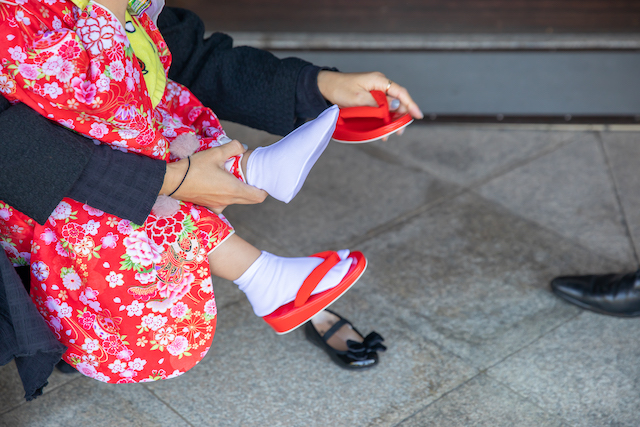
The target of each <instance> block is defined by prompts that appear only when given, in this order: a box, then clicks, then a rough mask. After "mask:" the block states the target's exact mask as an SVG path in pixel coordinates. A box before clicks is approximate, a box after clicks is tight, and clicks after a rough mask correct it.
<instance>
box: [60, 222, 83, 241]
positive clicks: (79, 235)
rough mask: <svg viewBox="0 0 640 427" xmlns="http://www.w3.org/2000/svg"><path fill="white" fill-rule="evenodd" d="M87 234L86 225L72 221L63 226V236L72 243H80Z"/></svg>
mask: <svg viewBox="0 0 640 427" xmlns="http://www.w3.org/2000/svg"><path fill="white" fill-rule="evenodd" d="M85 236H86V232H85V231H84V227H82V226H81V225H80V224H76V223H74V222H70V223H68V224H65V225H64V227H62V237H63V238H64V239H65V240H66V241H67V242H69V243H71V244H72V245H75V244H77V243H80V242H81V241H82V239H84V238H85Z"/></svg>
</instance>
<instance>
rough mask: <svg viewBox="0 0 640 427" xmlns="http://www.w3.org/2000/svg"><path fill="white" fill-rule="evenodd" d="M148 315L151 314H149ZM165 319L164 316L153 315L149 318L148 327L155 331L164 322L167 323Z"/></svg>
mask: <svg viewBox="0 0 640 427" xmlns="http://www.w3.org/2000/svg"><path fill="white" fill-rule="evenodd" d="M150 316H153V314H151V315H150ZM167 320H168V319H167V318H166V317H164V316H161V315H157V316H155V317H153V319H152V320H151V325H150V326H149V329H151V330H152V331H157V330H158V329H160V328H161V327H163V326H164V325H165V323H167Z"/></svg>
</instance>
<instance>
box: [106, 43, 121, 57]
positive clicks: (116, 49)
mask: <svg viewBox="0 0 640 427" xmlns="http://www.w3.org/2000/svg"><path fill="white" fill-rule="evenodd" d="M106 54H107V58H109V60H110V61H118V60H119V61H122V60H123V59H124V49H123V48H122V45H120V44H116V45H114V46H113V47H112V48H111V49H109V50H107V52H106Z"/></svg>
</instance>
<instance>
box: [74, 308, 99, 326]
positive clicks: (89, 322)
mask: <svg viewBox="0 0 640 427" xmlns="http://www.w3.org/2000/svg"><path fill="white" fill-rule="evenodd" d="M95 321H96V315H95V314H93V313H90V312H88V311H85V312H84V313H82V314H81V315H78V323H80V325H81V326H82V327H83V328H84V329H86V330H87V331H88V330H91V328H93V324H94V323H95Z"/></svg>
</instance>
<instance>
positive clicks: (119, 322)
mask: <svg viewBox="0 0 640 427" xmlns="http://www.w3.org/2000/svg"><path fill="white" fill-rule="evenodd" d="M14 1H15V3H16V5H15V6H12V5H7V4H4V3H0V16H1V18H2V22H1V23H0V40H1V43H0V60H1V63H0V92H2V94H3V95H4V96H5V97H6V98H8V99H9V100H12V101H20V102H23V103H25V104H26V105H28V106H29V107H31V108H33V109H34V110H36V111H38V112H39V113H40V114H42V115H44V116H45V117H48V118H50V119H52V120H56V121H57V122H58V123H60V124H61V125H63V126H66V127H67V128H69V129H73V130H75V131H76V132H79V133H82V134H84V135H86V136H89V137H92V138H94V139H96V140H99V141H101V142H102V143H107V144H109V145H111V146H112V147H113V148H117V149H120V150H124V151H132V152H136V153H141V154H144V155H146V156H149V157H154V158H157V159H164V160H167V161H169V160H170V159H169V157H170V155H169V152H168V145H169V143H170V142H171V141H172V140H173V139H175V138H176V137H177V136H178V135H181V134H184V133H191V134H195V135H196V136H197V138H198V140H199V142H200V150H203V149H206V148H209V147H213V146H217V145H219V142H218V140H220V141H222V140H223V139H224V140H226V139H227V138H226V135H225V134H224V132H223V130H222V128H221V126H220V123H219V122H218V119H217V118H216V116H215V115H214V114H213V112H212V111H211V110H209V109H207V108H205V107H204V106H202V104H201V103H200V102H199V101H198V100H197V99H196V98H195V97H194V96H193V95H192V94H191V93H190V92H189V91H188V90H187V89H186V88H184V87H183V86H181V85H179V84H177V83H174V82H171V81H169V80H168V79H166V72H167V70H168V68H169V64H170V62H171V56H170V53H169V51H168V49H167V46H166V44H165V42H164V41H163V39H162V36H161V35H160V33H159V32H158V29H157V28H156V26H155V25H154V23H153V22H152V21H151V20H150V19H149V18H148V17H147V16H146V15H145V14H143V15H141V16H139V17H137V18H131V22H128V23H127V25H126V26H125V27H123V26H122V25H121V24H120V23H119V22H118V20H117V19H116V18H115V17H114V16H113V15H112V14H111V13H110V12H109V11H108V10H107V9H105V8H103V7H101V6H100V5H98V4H96V3H89V4H88V5H85V6H84V7H78V6H76V5H75V4H74V3H76V4H80V5H81V6H83V4H82V2H81V1H76V2H71V1H65V0H41V1H40V0H14ZM135 31H142V32H144V34H138V35H137V36H139V37H145V38H146V39H147V40H148V41H149V43H148V44H147V46H146V49H147V50H148V49H149V48H151V49H152V50H153V53H154V55H155V56H153V55H151V56H149V55H147V57H149V58H154V60H157V61H159V63H158V64H155V65H156V66H155V68H154V66H153V64H151V66H150V64H145V63H144V62H143V61H142V60H140V55H138V56H136V55H135V54H134V50H133V47H132V43H130V40H129V38H131V34H132V33H133V32H135ZM128 34H129V37H128V36H127V35H128ZM131 40H133V38H131ZM147 53H148V52H147ZM152 60H153V59H152ZM159 64H160V65H159ZM158 70H160V74H161V75H160V76H156V77H157V78H156V79H155V80H154V79H148V78H147V77H146V76H145V73H154V72H155V73H158ZM151 86H152V87H151ZM154 97H155V98H156V99H155V101H154ZM232 233H233V228H232V227H231V225H230V224H229V223H228V222H227V221H226V219H225V218H224V217H223V216H221V215H216V214H214V213H212V212H211V211H209V210H207V209H206V208H203V207H200V206H195V205H193V204H190V203H183V202H181V203H180V209H179V211H178V212H177V213H176V214H175V215H173V216H170V217H165V218H158V217H156V216H154V215H153V214H152V215H150V216H149V218H148V219H147V221H146V222H145V223H144V224H141V225H136V224H133V223H131V222H130V221H128V220H126V219H123V218H117V217H115V216H113V215H108V214H106V213H104V212H102V211H100V210H98V209H94V208H92V207H91V206H87V205H85V204H82V203H80V202H77V201H74V200H70V199H64V200H63V201H62V202H61V203H60V204H59V205H58V207H57V208H56V209H55V211H54V212H53V214H52V215H51V217H50V218H49V220H48V222H47V223H46V224H45V225H44V226H41V225H38V224H37V223H35V221H33V220H32V219H30V218H28V217H27V216H25V215H24V214H22V213H20V212H18V211H16V210H15V209H13V208H12V207H11V206H9V205H7V204H5V203H2V202H1V201H0V244H2V246H3V248H4V250H5V251H6V253H7V254H8V256H9V258H10V259H11V260H12V262H13V263H14V264H15V265H31V273H32V274H31V280H32V282H31V296H32V298H33V301H34V302H35V304H36V306H37V307H38V310H39V311H40V313H41V314H42V316H43V317H44V318H45V320H46V321H47V323H48V324H49V326H50V327H51V330H52V331H53V332H54V333H55V334H56V336H57V337H58V339H59V340H60V341H61V342H62V343H64V344H65V345H66V346H68V348H69V349H68V351H67V352H66V354H65V355H64V359H65V360H66V361H67V362H68V363H70V364H72V365H73V366H75V367H76V368H77V369H78V371H80V372H81V373H83V374H84V375H87V376H89V377H92V378H95V379H97V380H100V381H104V382H109V383H123V382H143V381H154V380H159V379H165V378H171V377H174V376H177V375H180V374H182V373H184V372H185V371H187V370H188V369H190V368H191V367H193V366H194V365H195V364H196V363H198V362H199V361H200V360H201V359H202V357H204V355H205V354H206V352H207V350H208V349H209V347H210V345H211V340H212V338H213V335H214V332H215V327H216V319H217V318H216V312H217V311H216V304H215V300H214V295H213V287H212V282H211V275H210V272H209V262H208V258H207V254H208V253H209V252H211V251H212V250H213V249H214V248H215V247H216V246H217V245H219V244H220V243H222V242H223V241H224V240H225V239H226V238H227V237H229V236H230V235H231V234H232Z"/></svg>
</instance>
